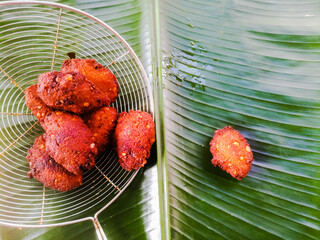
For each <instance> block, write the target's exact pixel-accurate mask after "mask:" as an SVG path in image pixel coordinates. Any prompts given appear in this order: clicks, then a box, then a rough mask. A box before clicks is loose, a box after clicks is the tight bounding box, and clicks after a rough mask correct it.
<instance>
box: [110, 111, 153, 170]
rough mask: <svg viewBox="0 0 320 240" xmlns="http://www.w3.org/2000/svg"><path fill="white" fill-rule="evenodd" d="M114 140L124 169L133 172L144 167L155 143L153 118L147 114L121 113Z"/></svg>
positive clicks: (139, 112) (140, 112) (141, 112)
mask: <svg viewBox="0 0 320 240" xmlns="http://www.w3.org/2000/svg"><path fill="white" fill-rule="evenodd" d="M114 140H115V144H116V151H117V154H118V157H119V162H120V165H121V166H122V168H124V169H126V170H127V171H131V170H133V169H139V168H140V167H143V166H144V165H145V164H146V163H147V159H148V158H149V156H150V149H151V146H152V144H153V143H154V141H155V125H154V122H153V118H152V116H151V115H150V114H149V113H147V112H143V111H133V110H131V111H130V112H129V113H127V112H122V113H120V114H119V117H118V123H117V126H116V128H115V132H114Z"/></svg>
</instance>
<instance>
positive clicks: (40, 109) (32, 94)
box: [25, 84, 52, 123]
mask: <svg viewBox="0 0 320 240" xmlns="http://www.w3.org/2000/svg"><path fill="white" fill-rule="evenodd" d="M25 100H26V105H27V107H28V108H29V109H30V110H31V112H32V113H33V115H35V116H36V117H37V118H38V120H39V122H40V123H42V122H43V119H44V117H45V116H46V115H48V114H50V113H51V112H52V108H51V107H48V106H47V105H46V104H44V102H43V101H42V100H41V98H40V97H39V96H38V93H37V84H34V85H32V86H30V87H28V88H27V89H26V90H25Z"/></svg>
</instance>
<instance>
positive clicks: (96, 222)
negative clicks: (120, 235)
mask: <svg viewBox="0 0 320 240" xmlns="http://www.w3.org/2000/svg"><path fill="white" fill-rule="evenodd" d="M92 222H93V225H94V227H95V229H96V233H97V237H98V239H99V240H107V237H106V235H105V234H104V231H103V229H102V227H101V225H100V223H99V220H98V218H93V219H92Z"/></svg>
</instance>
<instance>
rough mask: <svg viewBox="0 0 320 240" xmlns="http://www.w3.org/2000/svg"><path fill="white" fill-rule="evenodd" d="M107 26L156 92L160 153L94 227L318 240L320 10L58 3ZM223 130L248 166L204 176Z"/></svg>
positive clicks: (9, 235) (19, 233)
mask: <svg viewBox="0 0 320 240" xmlns="http://www.w3.org/2000/svg"><path fill="white" fill-rule="evenodd" d="M58 2H60V3H64V4H68V5H71V6H74V7H77V8H79V9H81V10H84V11H87V12H89V13H91V14H93V15H94V16H96V17H98V18H99V19H101V20H103V21H105V22H106V23H107V24H109V25H110V26H111V27H113V28H114V29H115V30H116V31H118V32H119V33H120V34H121V36H122V37H124V39H125V40H127V41H128V43H129V44H130V45H131V46H132V47H133V49H134V50H135V52H136V53H137V55H138V56H139V58H140V59H141V61H142V63H143V65H144V68H145V69H146V71H147V74H148V76H149V78H150V82H151V83H152V84H153V86H154V98H155V105H156V106H155V113H156V119H155V120H156V124H157V143H156V146H154V149H153V152H152V156H151V159H150V160H149V162H148V165H147V167H146V168H145V169H143V170H142V171H140V172H139V174H138V175H137V177H136V178H135V179H134V181H133V182H132V183H131V185H130V186H129V188H128V189H126V191H125V192H124V193H123V194H122V195H121V196H120V197H119V198H118V199H117V200H116V201H115V202H114V203H113V204H111V205H110V206H109V207H108V208H107V209H106V210H105V211H104V212H103V213H102V215H101V216H100V218H99V219H100V221H101V225H102V228H103V230H104V231H105V233H106V235H107V237H108V239H161V238H162V239H320V147H319V146H320V145H319V144H320V80H319V77H320V68H319V67H318V66H319V59H320V58H319V56H320V55H319V54H320V21H319V19H320V11H319V4H318V3H317V2H316V1H304V2H300V1H295V0H291V1H288V0H287V1H262V0H258V1H257V0H240V1H235V0H199V1H195V0H161V1H160V0H153V1H147V0H120V1H111V0H108V1H106V0H94V1H86V0H82V1H80V0H69V1H58ZM227 125H231V126H232V127H233V128H235V129H237V130H239V131H240V132H241V133H242V134H243V136H245V137H246V139H247V140H248V142H249V144H250V146H251V149H252V150H253V154H254V162H253V165H252V168H251V171H250V172H249V174H248V176H247V177H245V178H244V179H243V180H241V181H238V180H236V179H233V178H232V177H231V176H230V175H228V174H227V173H225V172H223V171H222V170H221V169H219V168H217V167H214V166H213V165H212V164H211V158H212V156H211V154H210V151H209V142H210V140H211V138H212V136H213V134H214V131H215V130H217V129H220V128H223V127H224V126H227ZM0 231H1V232H0V236H1V239H10V240H11V239H59V238H61V239H95V238H96V235H95V231H94V228H93V226H92V223H90V222H89V223H87V222H84V223H79V224H74V225H68V226H63V227H55V228H44V229H17V228H13V227H1V228H0Z"/></svg>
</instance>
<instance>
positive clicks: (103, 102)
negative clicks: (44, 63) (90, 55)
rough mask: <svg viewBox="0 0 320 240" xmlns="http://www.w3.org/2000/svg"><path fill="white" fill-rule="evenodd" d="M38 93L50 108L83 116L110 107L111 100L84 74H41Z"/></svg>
mask: <svg viewBox="0 0 320 240" xmlns="http://www.w3.org/2000/svg"><path fill="white" fill-rule="evenodd" d="M37 93H38V96H39V97H40V98H41V100H42V101H43V102H44V103H45V104H46V105H48V106H49V107H52V108H55V109H59V110H63V111H68V112H73V113H75V114H82V113H85V112H90V111H92V110H95V109H99V108H101V107H105V106H109V104H110V102H111V101H110V99H109V97H108V96H106V95H105V94H104V93H103V92H102V91H101V90H100V89H99V88H97V87H96V85H94V84H93V83H91V82H89V81H87V80H86V77H85V76H84V75H83V74H82V73H74V72H70V73H59V72H57V71H52V72H47V73H43V74H40V75H39V77H38V84H37Z"/></svg>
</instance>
